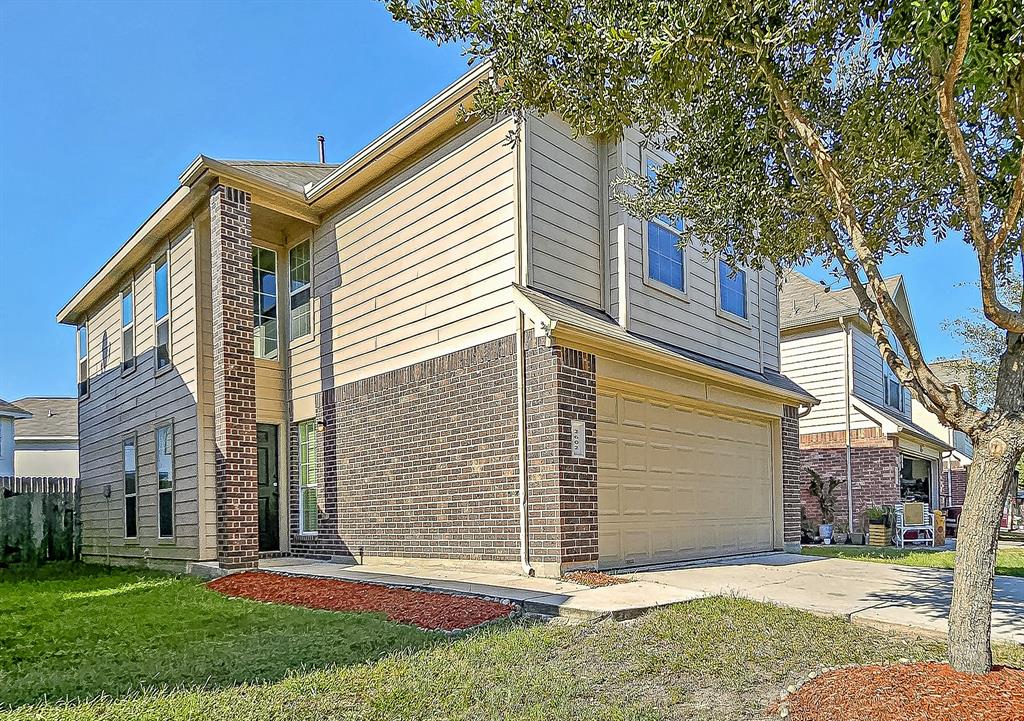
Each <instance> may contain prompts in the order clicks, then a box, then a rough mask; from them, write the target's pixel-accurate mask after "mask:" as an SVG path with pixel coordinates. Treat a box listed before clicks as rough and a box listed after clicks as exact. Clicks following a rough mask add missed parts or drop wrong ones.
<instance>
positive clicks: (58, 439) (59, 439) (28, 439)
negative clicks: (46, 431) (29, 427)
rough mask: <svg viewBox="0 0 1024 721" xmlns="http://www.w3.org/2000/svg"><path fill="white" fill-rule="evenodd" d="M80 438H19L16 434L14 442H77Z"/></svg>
mask: <svg viewBox="0 0 1024 721" xmlns="http://www.w3.org/2000/svg"><path fill="white" fill-rule="evenodd" d="M77 440H78V436H19V435H18V434H17V433H15V434H14V442H15V443H17V442H18V441H77Z"/></svg>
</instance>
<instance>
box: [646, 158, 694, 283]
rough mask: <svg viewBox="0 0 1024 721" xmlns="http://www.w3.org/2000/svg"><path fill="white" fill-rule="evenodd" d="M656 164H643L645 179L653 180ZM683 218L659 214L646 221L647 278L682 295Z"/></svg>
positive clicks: (683, 267) (683, 273)
mask: <svg viewBox="0 0 1024 721" xmlns="http://www.w3.org/2000/svg"><path fill="white" fill-rule="evenodd" d="M657 168H658V164H657V163H655V162H654V161H650V160H649V161H647V177H649V178H650V179H651V180H654V179H655V177H656V173H657ZM682 237H683V219H682V218H670V217H669V216H667V215H659V216H656V217H654V218H652V219H651V220H649V221H647V277H648V278H649V279H650V280H653V281H655V282H657V283H662V284H663V285H667V286H668V287H669V288H671V289H673V290H676V291H681V292H685V291H686V277H685V261H684V258H683V249H682V247H681V245H680V244H681V241H682Z"/></svg>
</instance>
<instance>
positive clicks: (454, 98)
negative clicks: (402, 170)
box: [305, 62, 491, 203]
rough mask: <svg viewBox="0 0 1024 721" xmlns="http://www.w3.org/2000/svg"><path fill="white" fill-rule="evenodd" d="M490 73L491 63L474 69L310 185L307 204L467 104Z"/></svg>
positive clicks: (318, 198) (306, 194)
mask: <svg viewBox="0 0 1024 721" xmlns="http://www.w3.org/2000/svg"><path fill="white" fill-rule="evenodd" d="M490 71H491V64H490V63H489V62H484V63H481V64H480V65H478V66H477V67H475V68H471V69H470V70H469V71H468V72H466V73H465V74H463V75H462V77H460V78H459V79H457V80H456V81H455V82H453V83H452V84H451V85H449V86H448V87H446V88H444V89H443V90H442V91H441V92H439V93H438V94H437V95H435V96H434V97H432V98H431V99H430V100H428V101H427V102H426V103H424V104H423V105H421V106H420V107H419V108H417V109H416V110H414V111H413V112H412V113H410V114H409V115H407V116H406V117H405V118H403V119H402V120H400V121H399V122H398V123H396V124H395V125H393V126H392V127H391V128H390V129H388V130H387V131H385V132H384V133H383V134H381V135H380V136H378V137H377V138H376V139H375V140H373V141H371V142H370V143H369V144H368V145H366V146H365V147H364V148H363V149H362V150H360V151H359V152H357V153H356V154H355V155H353V156H352V157H351V158H349V159H348V160H346V161H345V162H344V163H342V164H341V165H340V166H339V167H338V168H337V169H336V170H335V171H334V172H333V173H331V174H330V175H328V176H327V177H326V178H324V179H323V180H321V181H319V182H317V183H310V184H309V185H307V186H306V193H305V197H306V200H307V201H308V202H310V203H315V202H317V201H318V200H320V199H322V198H323V197H324V196H325V195H327V194H328V193H329V192H331V191H332V190H334V189H335V188H337V187H338V186H340V185H341V184H342V183H344V182H345V180H347V179H348V178H350V177H351V176H352V175H354V174H355V173H356V172H357V171H359V170H362V169H363V168H365V167H366V166H368V165H369V164H370V163H372V162H373V161H374V160H376V159H378V158H380V157H381V156H383V155H386V154H387V153H388V152H389V151H390V150H391V149H392V148H395V147H397V146H398V145H400V144H401V143H402V142H404V141H405V140H407V139H408V138H411V137H412V136H414V135H415V134H416V132H417V131H419V130H421V129H422V128H423V127H424V126H425V125H427V124H428V123H429V122H431V121H432V120H436V119H437V116H438V115H439V114H442V113H444V112H445V111H447V110H450V109H451V108H452V107H454V106H456V105H457V104H458V103H460V102H462V101H464V100H466V99H467V98H468V97H469V96H470V95H471V94H472V93H473V92H475V91H476V88H477V86H478V85H479V84H480V82H481V81H482V80H483V79H484V78H485V77H487V76H488V74H489V73H490Z"/></svg>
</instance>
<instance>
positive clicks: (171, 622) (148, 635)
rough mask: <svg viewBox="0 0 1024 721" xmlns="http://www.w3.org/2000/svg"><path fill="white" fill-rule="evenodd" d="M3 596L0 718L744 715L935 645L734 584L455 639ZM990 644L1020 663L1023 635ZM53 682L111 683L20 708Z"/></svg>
mask: <svg viewBox="0 0 1024 721" xmlns="http://www.w3.org/2000/svg"><path fill="white" fill-rule="evenodd" d="M0 604H2V605H0V615H2V616H3V617H4V620H5V623H3V624H2V625H0V649H2V651H0V653H2V654H3V656H2V657H0V669H2V671H0V693H5V694H7V697H6V699H5V700H6V701H7V702H8V703H13V704H15V706H14V707H13V708H8V710H7V711H6V712H4V711H0V717H3V718H4V719H5V721H8V720H9V721H29V719H32V720H33V721H48V720H53V721H56V720H58V719H59V720H62V721H63V720H70V719H96V720H99V719H103V720H104V721H121V720H124V721H128V720H129V719H131V720H132V721H134V720H136V719H139V720H143V721H145V720H152V721H157V720H158V719H159V720H160V721H164V720H165V719H180V720H185V719H189V720H199V721H213V720H214V719H216V720H218V721H219V720H221V719H226V720H228V721H232V720H237V721H250V720H254V721H271V720H274V721H277V720H278V719H282V720H286V721H287V720H289V719H294V720H295V721H310V719H317V720H319V719H353V720H359V721H370V720H380V721H383V720H384V719H396V720H397V719H421V720H423V721H427V720H430V721H433V720H435V719H458V720H460V721H469V720H470V719H472V720H474V721H475V720H477V719H502V720H504V719H508V720H510V721H511V720H512V719H517V720H518V719H527V720H530V719H532V720H534V721H570V720H576V719H591V720H593V719H601V720H603V721H658V720H660V719H673V718H675V719H678V718H701V719H719V720H734V719H751V718H760V717H761V714H762V712H763V709H764V707H765V706H766V704H767V703H768V702H769V701H770V700H772V699H774V698H776V697H777V694H778V692H779V690H780V689H781V688H782V687H783V686H785V685H786V684H788V683H791V682H793V681H795V680H796V679H798V678H800V677H801V676H803V675H804V674H806V672H807V670H808V669H810V668H813V667H815V666H817V665H819V664H828V665H836V664H840V663H848V662H870V661H883V660H894V659H897V658H900V657H908V658H933V657H936V656H939V655H941V654H942V652H943V649H942V646H941V645H940V644H938V643H936V642H934V641H922V640H916V639H913V638H911V637H909V636H903V635H900V634H896V633H882V632H879V631H876V630H873V629H867V628H862V627H859V626H854V625H852V624H850V623H848V622H846V621H844V620H842V619H840V618H821V617H817V616H812V615H810V614H806V613H802V612H799V611H794V610H788V609H782V608H778V607H775V606H769V605H765V604H761V603H755V602H752V601H745V600H740V599H731V598H712V599H704V600H700V601H695V602H692V603H688V604H684V605H680V606H674V607H670V608H665V609H661V610H659V611H656V612H654V613H651V614H649V615H647V616H644V617H642V618H640V619H637V620H636V621H632V622H628V623H621V624H619V623H612V622H602V623H597V624H583V625H563V624H558V623H550V624H542V623H529V622H525V621H519V622H511V621H510V622H506V623H503V624H498V625H494V626H489V627H487V628H485V629H483V630H480V631H477V632H474V633H470V634H468V635H466V636H463V637H459V638H454V639H450V638H447V637H437V636H428V635H426V634H422V633H419V632H416V631H414V630H412V629H408V628H403V627H401V626H396V625H394V624H389V623H387V622H384V621H380V620H379V619H377V618H375V617H372V616H354V615H345V614H330V613H326V612H315V611H302V610H298V609H287V608H277V607H270V606H265V605H260V604H254V603H250V602H248V601H239V600H232V601H228V600H225V599H221V598H219V597H217V596H216V595H214V594H212V593H211V592H208V591H205V590H204V589H203V588H202V587H201V586H200V585H199V584H197V583H195V582H193V581H191V580H183V579H175V578H173V577H169V576H157V575H145V576H138V575H137V574H131V573H124V572H116V573H113V574H110V575H107V574H105V573H103V572H98V573H92V574H80V575H78V576H76V577H74V578H71V579H68V580H60V579H59V578H53V579H51V580H45V581H44V580H22V581H16V582H10V581H8V582H6V583H0ZM8 621H9V623H8ZM11 626H18V627H19V629H20V630H18V631H17V632H16V633H12V631H11ZM275 626H276V627H275ZM12 641H13V642H14V643H13V645H12ZM431 641H433V642H431ZM389 648H390V649H392V651H391V652H390V653H388V654H386V655H385V656H384V657H382V658H378V655H379V654H380V653H381V652H382V651H386V650H388V649H389ZM403 648H404V649H405V650H398V649H403ZM997 656H998V658H999V660H1000V661H1001V662H1002V663H1008V664H1011V665H1017V666H1021V665H1024V648H1021V647H1015V648H1013V649H1009V648H1000V649H997ZM331 664H334V665H331ZM208 677H213V678H215V679H216V681H215V682H213V683H210V684H206V681H207V678H208ZM234 682H239V683H237V684H236V685H232V684H233V683H234ZM167 684H170V685H171V686H173V687H170V688H168V687H167ZM204 684H206V685H204ZM58 688H60V689H64V692H67V693H71V692H72V690H73V692H74V693H75V694H76V695H81V694H85V693H96V692H98V691H100V690H103V691H105V692H106V695H105V696H103V697H102V698H98V699H93V700H87V701H77V702H71V703H62V702H59V701H53V700H48V701H41V702H36V703H33V704H31V705H19V704H23V703H24V702H25V701H28V700H30V699H39V697H40V696H41V695H42V694H43V693H51V694H52V693H56V692H57V689H58ZM132 689H135V690H134V691H132Z"/></svg>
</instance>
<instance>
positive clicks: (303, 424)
mask: <svg viewBox="0 0 1024 721" xmlns="http://www.w3.org/2000/svg"><path fill="white" fill-rule="evenodd" d="M297 426H298V428H297V436H298V449H297V454H296V456H297V461H298V474H297V475H298V478H297V479H296V481H297V483H296V488H297V496H298V498H297V501H298V512H299V514H298V515H299V535H300V536H315V535H317V534H318V533H319V531H320V518H319V502H320V498H319V492H320V479H319V478H318V477H317V455H318V450H317V441H318V437H319V434H320V432H319V430H318V429H317V423H316V420H314V419H310V420H305V421H300V422H299V423H298V424H297ZM303 428H306V429H308V430H307V431H306V434H305V443H303ZM303 451H305V460H304V459H303ZM311 476H312V480H310V477H311ZM310 488H312V489H313V491H314V500H315V504H314V506H313V507H314V513H316V514H317V515H316V524H315V528H313V529H308V528H307V527H306V524H307V522H308V521H307V519H306V516H305V509H306V505H305V503H304V501H305V495H306V492H308V491H309V489H310Z"/></svg>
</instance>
